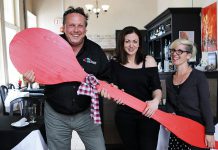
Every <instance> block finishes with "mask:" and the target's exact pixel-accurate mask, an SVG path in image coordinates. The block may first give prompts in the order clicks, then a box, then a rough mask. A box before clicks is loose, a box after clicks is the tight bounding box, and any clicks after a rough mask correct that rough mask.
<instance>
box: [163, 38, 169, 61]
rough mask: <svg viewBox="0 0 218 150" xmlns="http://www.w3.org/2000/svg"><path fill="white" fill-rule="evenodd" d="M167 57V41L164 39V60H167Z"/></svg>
mask: <svg viewBox="0 0 218 150" xmlns="http://www.w3.org/2000/svg"><path fill="white" fill-rule="evenodd" d="M168 57H169V49H168V45H167V39H165V43H164V60H168Z"/></svg>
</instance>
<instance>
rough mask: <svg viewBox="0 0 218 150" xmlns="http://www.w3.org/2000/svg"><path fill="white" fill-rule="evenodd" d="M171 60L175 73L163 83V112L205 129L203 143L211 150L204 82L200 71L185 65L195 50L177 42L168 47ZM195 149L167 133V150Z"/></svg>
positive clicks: (210, 123) (187, 43) (183, 41)
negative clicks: (202, 126)
mask: <svg viewBox="0 0 218 150" xmlns="http://www.w3.org/2000/svg"><path fill="white" fill-rule="evenodd" d="M170 52H171V58H172V62H173V64H174V65H175V66H176V72H175V73H173V74H172V76H171V77H169V78H168V79H167V80H166V90H167V111H168V112H171V113H175V114H177V115H181V116H184V117H187V118H190V119H192V120H195V121H197V122H199V123H201V124H203V125H204V126H205V133H206V136H205V143H206V145H207V146H208V148H212V147H214V144H215V142H214V136H213V134H214V125H213V116H212V112H211V108H210V103H209V87H208V83H207V79H206V77H205V75H204V73H202V72H201V71H198V70H196V69H192V68H191V67H190V66H189V65H188V61H189V59H190V58H191V57H192V56H193V55H194V54H195V52H196V47H195V46H194V45H193V43H192V42H191V41H188V40H186V39H177V40H175V41H174V42H173V43H172V44H171V46H170ZM178 147H179V148H180V149H186V150H197V149H200V148H196V147H193V146H191V145H189V144H187V143H185V142H183V141H182V140H180V139H178V138H177V137H176V136H175V135H173V134H171V136H170V140H169V148H168V149H169V150H176V149H178Z"/></svg>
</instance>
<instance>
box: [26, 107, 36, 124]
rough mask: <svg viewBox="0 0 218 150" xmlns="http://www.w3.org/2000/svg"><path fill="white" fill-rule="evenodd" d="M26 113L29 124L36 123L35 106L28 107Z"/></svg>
mask: <svg viewBox="0 0 218 150" xmlns="http://www.w3.org/2000/svg"><path fill="white" fill-rule="evenodd" d="M28 112H29V118H30V121H29V123H36V121H35V119H36V105H33V106H32V107H28Z"/></svg>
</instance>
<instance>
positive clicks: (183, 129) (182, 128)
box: [10, 28, 218, 148]
mask: <svg viewBox="0 0 218 150" xmlns="http://www.w3.org/2000/svg"><path fill="white" fill-rule="evenodd" d="M10 57H11V60H12V62H13V64H14V66H15V67H16V68H17V70H18V71H19V72H20V73H21V74H23V73H25V72H26V71H28V70H33V71H34V72H35V77H36V81H37V82H38V83H41V84H57V83H62V82H69V81H79V82H83V81H84V79H85V77H86V76H87V73H86V72H85V71H84V70H83V69H82V67H81V66H80V65H79V63H78V62H77V60H76V57H75V56H74V52H73V50H72V48H71V46H70V45H69V44H68V43H67V42H66V41H65V40H64V39H62V38H61V37H60V36H58V35H56V34H55V33H53V32H51V31H49V30H45V29H41V28H31V29H26V30H23V31H21V32H19V33H18V34H16V35H15V37H14V38H13V40H12V41H11V43H10ZM97 88H98V90H99V91H100V90H101V89H102V88H104V89H106V90H107V91H108V93H109V94H110V96H111V97H112V98H114V99H119V98H120V99H122V100H123V103H124V104H126V105H127V106H129V107H132V108H133V109H135V110H137V111H139V112H142V111H143V110H144V109H145V107H146V104H145V103H144V102H142V101H141V100H139V99H137V98H135V97H133V96H131V95H129V94H127V93H125V92H123V91H121V90H119V89H117V88H114V87H112V86H111V85H110V84H108V83H106V82H104V81H100V84H99V85H98V87H97ZM152 118H153V119H154V120H156V121H158V122H159V123H161V124H162V125H163V126H165V127H166V128H168V129H169V130H170V131H171V132H173V133H174V134H175V135H176V136H178V137H179V138H181V139H182V140H184V141H185V142H187V143H189V144H191V145H193V146H196V147H200V148H206V145H205V142H204V137H205V129H204V126H202V125H201V124H199V123H198V122H195V121H193V120H191V119H188V118H185V117H181V116H177V115H173V114H169V113H165V112H163V111H160V110H157V111H156V112H155V114H154V115H153V116H152ZM216 148H218V142H216Z"/></svg>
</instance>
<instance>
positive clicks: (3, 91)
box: [0, 85, 8, 115]
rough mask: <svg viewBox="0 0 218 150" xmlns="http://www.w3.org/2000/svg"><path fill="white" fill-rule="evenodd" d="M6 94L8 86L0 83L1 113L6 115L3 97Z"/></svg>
mask: <svg viewBox="0 0 218 150" xmlns="http://www.w3.org/2000/svg"><path fill="white" fill-rule="evenodd" d="M7 94H8V88H7V87H6V86H5V85H1V87H0V96H1V102H2V108H3V115H8V113H7V112H6V111H5V105H4V104H5V98H6V96H7Z"/></svg>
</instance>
